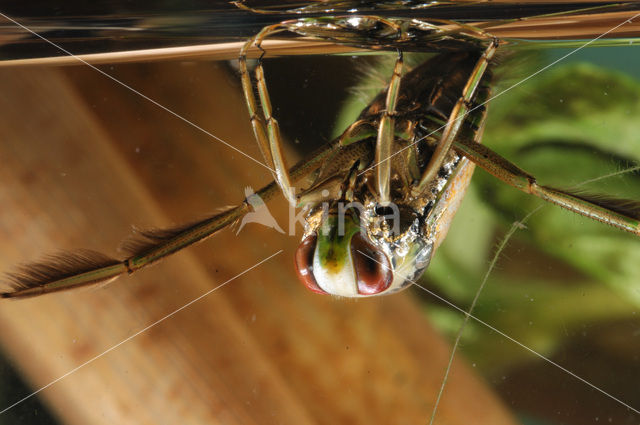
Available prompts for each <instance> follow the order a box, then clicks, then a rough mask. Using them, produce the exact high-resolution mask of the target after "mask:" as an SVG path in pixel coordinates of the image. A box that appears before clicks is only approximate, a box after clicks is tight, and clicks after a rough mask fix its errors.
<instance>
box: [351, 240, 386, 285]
mask: <svg viewBox="0 0 640 425" xmlns="http://www.w3.org/2000/svg"><path fill="white" fill-rule="evenodd" d="M351 258H352V259H353V266H354V268H355V271H356V279H357V282H358V293H359V294H361V295H376V294H380V293H381V292H384V291H385V290H387V289H388V288H389V286H390V285H391V282H393V271H392V270H391V263H390V262H389V259H388V258H387V255H386V254H385V253H384V252H382V250H380V249H379V248H376V247H375V246H374V245H372V244H371V243H370V242H368V241H367V240H366V239H365V238H364V237H363V236H362V235H361V234H360V233H358V234H356V235H355V236H354V237H353V238H352V239H351Z"/></svg>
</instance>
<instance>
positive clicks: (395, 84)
mask: <svg viewBox="0 0 640 425" xmlns="http://www.w3.org/2000/svg"><path fill="white" fill-rule="evenodd" d="M402 65H403V60H402V52H401V51H398V59H397V60H396V64H395V66H394V68H393V75H392V76H391V82H390V83H389V88H388V89H387V97H386V100H385V104H386V107H385V111H384V113H383V114H382V118H380V124H379V126H378V137H377V139H376V156H375V163H376V164H377V165H378V166H377V167H376V185H377V188H378V196H379V198H378V202H380V203H381V204H387V203H389V187H390V184H391V157H392V156H393V152H391V149H392V147H393V141H394V139H395V131H394V127H395V115H396V104H397V102H398V93H399V92H400V82H401V81H402Z"/></svg>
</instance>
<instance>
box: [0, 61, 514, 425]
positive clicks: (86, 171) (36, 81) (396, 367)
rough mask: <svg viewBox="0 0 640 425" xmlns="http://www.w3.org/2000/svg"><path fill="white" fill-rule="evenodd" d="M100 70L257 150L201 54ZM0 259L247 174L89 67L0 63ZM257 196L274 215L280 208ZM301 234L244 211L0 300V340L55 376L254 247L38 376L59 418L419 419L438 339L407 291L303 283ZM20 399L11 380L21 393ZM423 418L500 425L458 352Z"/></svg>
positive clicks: (147, 213)
mask: <svg viewBox="0 0 640 425" xmlns="http://www.w3.org/2000/svg"><path fill="white" fill-rule="evenodd" d="M110 71H112V72H115V75H116V76H117V77H118V78H119V79H122V80H123V81H125V82H126V83H127V84H130V85H132V86H133V87H135V88H136V89H137V90H139V91H141V92H143V93H144V94H146V95H148V96H150V97H151V98H154V99H155V100H157V101H158V102H160V103H161V104H163V105H167V106H169V107H170V108H171V109H172V110H175V111H176V112H178V113H180V114H181V115H182V116H184V117H186V118H188V119H189V120H191V121H193V122H195V123H197V124H198V125H200V126H202V127H203V128H206V129H208V130H211V131H212V132H214V133H215V134H216V135H217V136H219V137H221V138H222V139H224V140H226V141H228V142H230V143H232V144H234V145H235V146H237V147H238V148H240V149H242V150H243V151H245V152H247V153H249V154H251V155H253V156H254V157H255V158H259V153H258V151H257V148H256V147H255V146H254V142H253V137H252V135H251V133H250V129H249V127H248V122H247V118H246V113H245V110H244V105H243V103H242V100H241V98H240V97H239V95H238V94H239V92H238V90H239V87H238V84H237V81H236V80H235V79H234V78H232V77H230V76H229V75H227V74H226V73H224V72H222V70H221V69H220V68H219V67H218V66H217V65H216V64H206V63H201V64H198V65H192V64H176V63H173V64H156V65H153V66H151V65H147V66H137V67H134V66H131V65H127V66H122V67H120V68H118V69H117V70H115V71H113V70H110ZM0 93H2V94H3V95H2V96H1V97H0V137H1V138H2V140H3V142H2V143H1V144H0V158H2V161H3V166H2V167H1V168H0V204H1V205H2V209H1V210H0V232H1V234H0V269H3V270H6V269H9V268H10V267H11V265H12V264H14V263H15V262H18V261H23V260H28V259H37V258H38V257H40V256H41V255H43V254H45V253H47V252H52V251H55V250H56V249H58V248H65V249H69V248H80V247H85V248H91V249H97V250H101V251H105V252H107V253H109V254H114V255H116V254H117V252H116V251H115V249H114V247H116V246H117V244H118V241H119V239H121V238H122V237H123V236H125V235H126V234H127V233H128V230H129V225H130V224H132V223H133V224H138V225H147V226H166V225H170V224H172V223H178V222H181V221H184V220H188V219H190V218H197V217H198V215H199V214H202V213H206V212H210V211H213V210H215V209H216V208H218V207H222V206H225V205H230V204H234V203H237V202H239V201H240V200H241V199H242V197H243V196H244V194H243V188H244V187H245V186H247V185H250V186H252V187H253V188H258V187H260V186H261V185H262V184H264V183H265V182H267V181H268V179H269V175H268V174H267V173H266V172H265V170H264V169H263V168H262V167H260V166H258V165H255V164H254V163H253V162H251V161H248V160H247V159H246V158H244V157H243V156H241V155H239V154H237V153H235V152H233V151H231V150H229V149H228V148H227V147H224V146H223V145H221V144H220V143H218V142H215V141H212V140H211V139H210V138H209V137H208V136H206V135H203V134H201V133H200V132H199V131H197V130H194V129H193V128H190V127H188V126H185V125H184V123H183V122H181V121H179V120H177V119H175V118H174V117H172V116H170V115H168V114H167V113H166V112H163V111H161V110H160V109H158V108H157V107H155V106H153V105H150V104H149V103H148V102H146V101H144V100H142V99H141V98H140V97H138V96H136V95H133V94H131V93H130V92H128V91H127V90H125V89H122V88H121V87H119V86H117V85H115V84H114V83H113V82H111V81H109V80H107V79H105V78H104V77H101V76H100V75H99V74H97V73H95V72H94V71H91V70H87V69H80V68H78V69H74V70H72V71H67V73H66V74H62V73H61V72H60V71H59V70H56V69H28V70H21V71H20V72H19V73H16V72H9V71H2V75H1V76H0ZM271 211H272V212H273V213H274V216H275V217H276V219H277V220H278V221H279V223H280V224H281V226H282V227H283V228H285V229H286V226H285V223H286V220H287V208H286V206H285V205H284V202H282V201H280V202H276V203H275V204H274V205H273V207H272V208H271ZM299 235H300V228H298V236H297V237H290V236H287V235H281V234H279V233H277V232H275V231H273V230H271V229H266V228H262V227H260V226H259V225H256V224H251V225H248V226H247V227H246V228H245V229H244V230H243V231H242V232H241V233H240V234H239V235H237V236H236V235H235V233H234V232H232V231H229V230H227V231H224V232H222V233H221V234H220V235H217V236H216V237H215V238H213V239H211V240H210V241H207V242H204V243H202V244H199V245H198V246H196V247H194V248H192V249H190V250H189V251H187V252H184V253H180V254H178V255H176V256H174V258H171V259H168V260H167V261H165V262H163V263H161V264H158V265H156V266H154V267H152V268H150V269H148V270H146V271H144V272H141V273H139V274H136V275H134V276H132V277H126V278H122V279H120V280H118V281H116V282H114V283H112V284H110V285H107V286H105V287H103V288H100V289H93V290H84V291H82V290H81V291H76V292H70V293H61V294H54V295H49V296H46V297H42V298H34V299H29V300H24V301H17V302H5V303H3V304H2V305H1V308H0V326H1V327H2V330H3V331H2V332H1V333H0V338H1V340H2V344H3V346H4V347H5V349H6V350H7V352H8V353H9V355H10V356H11V357H12V358H13V359H14V360H15V361H16V363H17V364H18V365H19V367H20V369H22V370H24V372H25V374H26V375H27V376H28V378H29V380H30V381H31V382H32V383H33V385H34V387H41V386H43V385H46V384H47V383H49V382H51V381H52V380H54V379H56V378H58V377H60V376H63V375H64V374H65V373H67V372H69V371H71V370H73V369H74V368H76V367H77V366H79V365H82V364H83V363H84V362H86V361H88V360H90V359H92V358H93V357H95V356H97V355H99V354H100V353H102V352H103V351H105V350H108V349H110V348H111V347H113V346H114V345H115V344H118V343H119V342H121V341H123V340H125V339H126V338H128V337H129V336H131V335H133V334H135V333H136V332H138V331H139V330H141V329H143V328H145V327H146V326H148V325H150V324H152V323H154V322H155V321H157V320H159V319H161V318H163V317H165V316H166V315H168V314H170V313H172V312H173V311H175V310H176V309H178V308H180V307H181V306H183V305H185V304H186V303H187V302H189V301H190V300H192V299H194V298H196V297H198V296H199V295H201V294H203V293H205V292H206V291H207V290H210V289H211V288H214V287H216V286H217V285H220V284H221V283H223V282H226V281H227V280H228V279H231V278H233V277H234V276H235V275H237V274H239V273H242V272H243V271H244V270H246V269H247V268H248V267H251V266H253V265H254V264H256V263H257V262H259V261H261V260H262V259H264V258H266V257H268V256H269V255H272V254H273V253H275V252H278V251H279V250H280V249H282V250H284V252H283V253H281V254H279V255H278V256H276V257H275V258H274V259H272V260H270V261H268V262H267V263H265V264H263V265H261V266H260V267H259V268H257V269H256V270H253V271H250V272H248V273H247V274H245V275H243V276H242V277H240V278H238V279H235V280H233V281H231V282H230V283H229V284H228V285H226V286H224V287H223V288H221V289H219V290H217V291H215V292H214V293H212V294H211V295H209V296H208V297H206V298H205V299H203V300H201V301H198V302H196V303H194V304H193V305H190V306H189V307H188V308H186V309H185V310H183V311H180V312H179V313H177V314H175V315H174V316H172V317H170V318H169V319H168V320H166V321H164V322H162V323H161V324H159V325H157V326H154V327H153V328H151V329H149V330H148V331H146V332H144V333H142V334H141V335H139V336H136V337H135V338H133V339H131V340H130V341H127V342H126V343H123V344H122V345H120V346H118V347H117V348H115V349H113V350H112V351H110V352H108V353H107V354H106V355H104V356H101V357H100V358H99V359H97V360H95V361H93V362H91V363H90V364H88V365H86V366H84V367H82V368H80V369H79V370H78V371H76V372H74V373H72V374H70V375H69V376H67V377H65V378H64V379H61V380H60V381H59V382H57V383H55V384H54V385H52V386H51V387H50V388H48V389H47V390H45V391H43V395H44V396H45V398H46V400H47V401H48V402H49V403H50V404H51V406H52V407H53V409H54V411H55V412H56V413H57V414H58V415H59V416H60V418H61V419H62V420H63V421H64V422H65V423H69V424H86V423H92V424H100V423H118V424H126V423H135V424H144V423H150V424H165V423H166V424H175V423H182V424H189V423H193V424H201V423H229V424H234V423H238V424H251V423H256V424H270V423H283V424H305V423H319V424H358V423H363V424H364V423H366V424H375V423H380V424H388V423H424V422H426V420H427V418H428V417H429V415H430V411H431V408H432V404H433V401H434V400H435V395H436V393H437V389H438V387H439V385H440V380H441V377H442V375H443V371H444V365H445V364H446V361H447V357H448V354H449V350H450V349H449V347H448V345H447V343H445V342H443V341H442V339H441V338H440V337H439V336H438V335H437V333H436V332H435V331H434V330H433V329H432V328H431V327H430V325H429V324H428V323H427V322H426V320H425V318H424V317H423V315H422V314H420V312H419V309H418V307H417V306H416V304H415V302H414V300H413V299H412V298H411V297H410V294H409V293H404V294H401V295H397V296H393V297H382V298H379V299H370V300H361V301H357V302H354V301H348V300H340V299H334V298H329V297H323V296H318V295H315V294H312V293H309V292H308V291H306V290H305V289H304V288H302V287H301V285H299V284H298V283H297V281H296V279H295V275H294V272H293V268H292V257H293V251H294V250H295V247H296V245H297V241H298V239H299ZM21 396H23V395H22V394H16V399H19V398H20V397H21ZM437 423H442V424H444V423H447V424H468V423H491V424H511V423H513V419H512V417H511V416H510V414H509V413H508V412H507V411H505V409H504V408H503V407H502V406H501V404H500V402H499V401H498V400H497V399H496V397H495V396H494V395H493V394H492V393H491V391H490V390H487V389H486V388H485V387H484V385H483V384H482V382H481V380H479V379H478V378H477V377H475V376H474V375H473V373H472V372H470V369H469V368H468V367H467V366H466V365H465V364H464V362H462V361H456V363H455V365H454V373H453V374H452V376H451V380H450V383H449V385H448V387H447V392H446V395H445V398H444V399H443V402H442V406H441V408H440V415H439V420H438V421H437Z"/></svg>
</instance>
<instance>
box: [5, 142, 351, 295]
mask: <svg viewBox="0 0 640 425" xmlns="http://www.w3.org/2000/svg"><path fill="white" fill-rule="evenodd" d="M337 147H338V144H337V143H335V142H334V143H328V144H326V145H324V146H322V147H321V148H319V149H318V150H317V151H316V152H314V153H313V154H312V155H311V156H310V157H309V158H307V159H305V160H303V161H300V162H299V163H298V164H296V165H295V166H294V167H293V168H292V169H291V170H290V175H291V178H292V179H293V181H296V180H298V179H301V178H304V177H306V176H308V175H309V174H311V173H312V172H313V171H314V170H315V169H317V168H318V167H319V166H320V165H321V164H322V163H323V162H324V161H326V160H327V158H328V157H330V156H331V155H332V154H333V153H334V152H335V150H336V149H337ZM278 192H280V190H279V187H278V185H277V184H276V183H274V182H272V183H270V184H269V185H267V186H265V187H263V188H262V189H260V190H258V191H257V192H256V193H255V194H253V195H251V196H259V197H260V198H261V199H262V201H264V202H267V201H269V200H270V199H272V198H273V197H274V196H275V195H277V194H278ZM250 198H251V197H249V198H247V199H245V200H244V201H243V202H242V203H241V204H240V205H238V206H236V207H233V208H230V209H228V210H226V211H223V212H221V213H218V214H216V215H214V216H211V217H208V218H205V219H204V220H200V221H198V222H196V223H190V224H187V225H183V226H181V227H179V228H174V229H152V230H143V231H139V232H138V233H137V235H134V237H132V238H130V239H127V240H125V241H124V242H123V243H122V248H123V249H124V250H125V251H126V252H128V253H129V255H130V256H129V257H128V258H126V259H124V260H117V259H114V258H111V257H109V256H107V255H104V254H101V253H99V252H95V251H89V250H82V251H78V252H66V253H61V254H57V255H54V256H50V257H48V258H45V259H44V261H41V262H37V263H30V264H24V265H22V266H19V267H18V268H17V269H16V270H15V271H14V272H11V273H7V275H6V276H5V277H6V279H3V280H4V281H5V282H2V283H3V284H5V286H6V288H7V289H4V288H0V299H1V298H26V297H32V296H36V295H43V294H48V293H51V292H58V291H64V290H68V289H73V288H78V287H81V286H91V285H97V284H105V283H108V282H110V281H112V280H114V279H116V278H117V277H119V276H121V275H123V274H127V273H128V274H131V273H134V272H136V271H138V270H139V269H141V268H143V267H146V266H148V265H150V264H153V263H155V262H156V261H159V260H161V259H163V258H164V257H167V256H169V255H171V254H173V253H175V252H177V251H179V250H181V249H183V248H186V247H188V246H190V245H193V244H194V243H196V242H200V241H202V240H204V239H206V238H208V237H210V236H212V235H213V234H215V233H216V232H218V231H219V230H222V229H224V228H225V227H227V226H229V225H230V224H232V223H233V222H235V221H236V220H238V219H241V218H242V217H243V216H244V215H245V214H247V213H248V212H250V211H251V209H252V206H251V202H249V201H250Z"/></svg>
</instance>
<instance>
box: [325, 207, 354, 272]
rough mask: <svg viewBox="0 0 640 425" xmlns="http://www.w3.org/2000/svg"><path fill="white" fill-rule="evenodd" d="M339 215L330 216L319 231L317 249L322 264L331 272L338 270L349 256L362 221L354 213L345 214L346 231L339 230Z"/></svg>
mask: <svg viewBox="0 0 640 425" xmlns="http://www.w3.org/2000/svg"><path fill="white" fill-rule="evenodd" d="M338 225H339V217H338V216H333V215H332V216H329V217H327V218H326V221H325V222H324V223H322V225H321V226H320V229H319V231H318V240H317V245H316V250H317V251H318V256H319V259H320V264H322V266H323V267H324V268H325V269H326V270H327V271H329V272H337V271H339V270H341V269H342V268H343V266H344V263H345V261H347V259H348V258H349V255H351V254H350V249H351V238H353V236H354V235H355V234H357V233H358V232H359V231H360V221H359V220H358V218H357V217H356V216H355V215H354V214H345V215H344V232H342V233H343V234H342V235H340V233H341V232H339V230H340V229H339V226H338Z"/></svg>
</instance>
